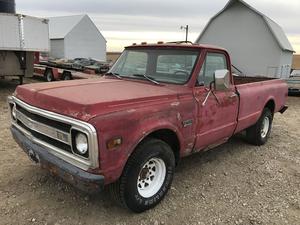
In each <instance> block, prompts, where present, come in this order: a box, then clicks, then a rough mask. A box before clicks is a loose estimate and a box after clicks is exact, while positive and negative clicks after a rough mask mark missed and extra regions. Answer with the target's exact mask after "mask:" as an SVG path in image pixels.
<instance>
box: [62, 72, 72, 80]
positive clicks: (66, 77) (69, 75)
mask: <svg viewBox="0 0 300 225" xmlns="http://www.w3.org/2000/svg"><path fill="white" fill-rule="evenodd" d="M63 80H72V74H71V73H69V72H64V74H63Z"/></svg>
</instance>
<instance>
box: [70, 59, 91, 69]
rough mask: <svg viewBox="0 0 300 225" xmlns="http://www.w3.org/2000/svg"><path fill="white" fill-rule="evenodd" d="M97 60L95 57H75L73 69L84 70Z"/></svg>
mask: <svg viewBox="0 0 300 225" xmlns="http://www.w3.org/2000/svg"><path fill="white" fill-rule="evenodd" d="M95 62H96V61H95V60H93V59H86V58H77V59H74V63H73V64H72V69H74V70H80V71H82V70H84V67H86V66H90V65H93V64H94V63H95Z"/></svg>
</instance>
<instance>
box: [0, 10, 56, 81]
mask: <svg viewBox="0 0 300 225" xmlns="http://www.w3.org/2000/svg"><path fill="white" fill-rule="evenodd" d="M49 50H50V41H49V25H48V20H47V19H41V18H35V17H31V16H25V15H20V14H9V13H0V78H1V77H2V78H3V77H5V76H18V77H19V78H20V83H22V81H23V77H24V76H26V77H31V76H33V66H34V53H35V52H49Z"/></svg>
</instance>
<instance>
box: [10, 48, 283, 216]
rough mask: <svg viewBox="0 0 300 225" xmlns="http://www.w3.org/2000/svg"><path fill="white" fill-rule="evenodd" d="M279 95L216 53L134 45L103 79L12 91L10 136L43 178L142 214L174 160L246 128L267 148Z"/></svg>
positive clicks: (279, 88)
mask: <svg viewBox="0 0 300 225" xmlns="http://www.w3.org/2000/svg"><path fill="white" fill-rule="evenodd" d="M287 95H288V88H287V84H286V83H285V82H284V81H282V80H279V79H270V78H261V77H256V78H247V77H238V76H233V75H232V73H231V62H230V57H229V54H228V53H227V51H226V50H225V49H222V48H218V47H214V46H208V45H196V44H176V43H174V44H151V45H150V44H141V45H132V46H129V47H126V48H125V50H124V52H123V53H122V55H121V56H120V58H119V59H118V61H117V62H116V63H115V65H114V66H113V67H112V69H111V70H110V71H109V73H107V74H106V75H105V76H104V77H103V78H99V79H90V80H74V81H62V82H53V83H40V84H28V85H23V86H18V87H17V89H16V91H15V93H14V95H13V96H12V97H10V98H9V105H10V108H11V117H12V126H11V131H12V135H13V137H14V139H15V140H16V142H17V143H18V144H19V145H20V146H21V148H22V149H23V150H24V151H25V152H26V153H27V154H28V155H29V156H30V158H31V159H33V160H34V161H35V162H37V163H40V165H41V166H42V167H43V168H46V169H47V170H49V171H50V172H51V173H53V174H55V175H57V176H60V177H62V178H63V179H64V180H66V181H68V182H70V183H72V184H73V185H75V186H77V187H78V188H80V189H83V190H85V191H89V192H93V191H99V190H101V189H102V188H103V187H104V186H107V187H109V189H110V191H111V193H112V196H114V197H115V198H116V199H118V200H119V201H120V202H121V203H122V204H123V205H124V206H125V207H127V208H129V209H130V210H132V211H135V212H142V211H145V210H147V209H149V208H152V207H154V206H155V205H157V204H158V203H159V202H160V201H161V200H162V199H163V197H164V196H165V194H166V193H167V191H168V189H169V188H170V185H171V183H172V179H173V175H174V169H175V165H177V164H178V163H179V161H180V159H181V158H182V157H184V156H188V155H191V154H193V153H196V152H200V151H204V150H207V149H210V148H212V147H215V146H217V145H220V144H222V143H224V142H226V141H227V140H228V139H229V138H230V137H232V136H233V135H234V134H236V133H238V132H241V131H244V130H245V131H246V134H247V135H246V136H247V140H248V141H249V142H250V143H252V144H255V145H263V144H265V143H266V141H267V139H268V137H269V135H270V131H271V126H272V120H273V115H274V113H276V112H281V113H283V112H284V111H285V110H286V109H287V107H286V106H285V102H286V98H287Z"/></svg>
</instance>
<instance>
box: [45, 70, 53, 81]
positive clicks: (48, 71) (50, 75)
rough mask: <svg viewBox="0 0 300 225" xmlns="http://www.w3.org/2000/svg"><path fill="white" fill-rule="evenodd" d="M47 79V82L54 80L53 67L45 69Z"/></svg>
mask: <svg viewBox="0 0 300 225" xmlns="http://www.w3.org/2000/svg"><path fill="white" fill-rule="evenodd" d="M44 76H45V80H46V81H47V82H51V81H54V76H53V73H52V70H51V69H47V70H46V71H45V75H44Z"/></svg>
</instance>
